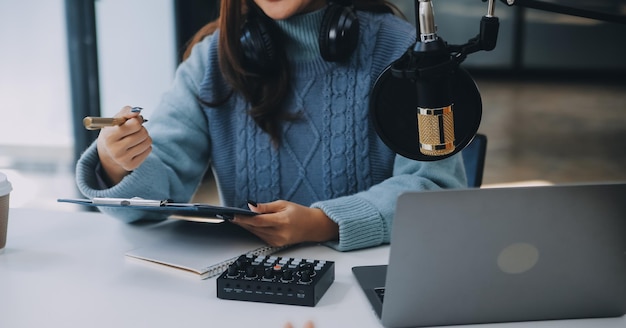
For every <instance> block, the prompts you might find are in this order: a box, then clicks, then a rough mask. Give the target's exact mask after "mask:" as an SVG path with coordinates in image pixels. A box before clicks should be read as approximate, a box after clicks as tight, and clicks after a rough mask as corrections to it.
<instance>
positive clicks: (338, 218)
mask: <svg viewBox="0 0 626 328" xmlns="http://www.w3.org/2000/svg"><path fill="white" fill-rule="evenodd" d="M322 17H323V10H320V11H317V12H313V13H309V14H305V15H298V16H294V17H292V18H289V19H287V20H282V21H278V22H277V24H278V26H279V27H280V29H281V30H282V31H283V33H284V36H285V42H286V44H285V49H286V51H287V57H288V60H289V63H290V65H291V67H292V75H293V76H292V84H291V89H290V92H289V94H288V98H287V99H285V108H286V110H289V111H291V112H294V113H299V114H300V119H298V120H296V121H293V122H286V123H284V124H283V125H282V143H281V145H280V146H279V147H278V148H276V147H273V146H272V144H271V142H270V140H269V137H268V136H267V134H265V133H263V132H262V131H261V130H260V129H259V128H258V127H257V126H256V125H255V123H254V121H253V120H252V119H251V118H250V116H249V115H247V110H248V106H247V104H246V102H245V100H243V99H242V97H241V96H240V95H238V94H233V95H232V97H230V98H228V99H227V100H226V101H225V102H224V103H223V104H222V105H221V106H219V107H206V106H203V105H201V103H200V102H198V101H197V99H201V100H203V101H206V102H216V101H218V100H224V99H225V98H226V96H227V95H228V94H229V92H230V91H229V87H228V85H227V84H226V82H225V81H224V79H223V77H222V76H221V73H220V71H219V67H218V63H217V47H218V45H217V43H218V39H217V37H216V34H217V33H216V34H215V35H213V36H210V37H207V38H206V39H205V40H204V41H202V42H201V43H199V44H198V45H196V46H195V47H194V50H193V51H192V54H191V56H190V58H189V59H187V60H186V61H185V62H184V63H182V64H181V65H180V67H179V68H178V70H177V73H176V78H175V81H174V83H173V85H172V89H171V90H170V91H168V92H167V93H166V94H165V95H164V97H163V100H162V103H161V104H160V105H159V107H158V108H156V109H155V110H154V111H153V112H151V111H150V110H149V109H146V110H144V113H143V114H144V115H145V116H146V117H148V118H149V119H150V122H149V123H147V124H146V127H147V128H148V130H149V132H150V135H151V136H152V138H153V152H152V154H150V156H149V157H148V158H147V159H146V161H145V162H144V163H143V164H142V165H141V166H140V167H139V168H138V169H137V170H135V171H134V172H132V173H131V174H130V175H128V176H127V177H126V178H124V179H123V181H122V182H120V183H119V184H118V185H116V186H114V187H112V188H110V189H104V190H99V189H98V185H97V183H96V181H95V179H94V178H93V176H94V171H95V168H96V165H97V164H98V157H97V153H96V149H95V146H93V145H92V147H90V148H89V149H88V150H87V151H86V152H85V153H84V154H83V156H82V158H81V159H80V160H79V162H78V164H77V171H76V173H77V183H78V186H79V188H80V190H81V191H82V192H83V193H84V194H85V195H86V196H88V197H94V196H104V197H133V196H140V197H144V198H157V199H174V200H176V201H188V200H189V199H190V198H191V196H192V195H193V192H194V191H195V189H196V188H197V185H198V183H199V181H200V179H201V178H202V175H203V172H204V171H205V170H206V169H208V168H209V167H210V168H211V169H212V170H213V172H214V173H215V175H216V177H217V182H218V187H219V191H220V196H221V198H222V200H223V203H224V205H227V206H236V207H245V206H246V202H247V200H248V199H252V200H255V201H257V202H269V201H273V200H276V199H285V200H289V201H292V202H296V203H299V204H302V205H306V206H311V207H315V208H320V209H322V210H323V211H324V212H325V213H326V215H327V216H328V217H329V218H330V219H331V220H333V221H335V222H337V224H338V225H339V233H340V236H339V240H338V241H336V242H329V243H327V245H329V246H331V247H334V248H336V249H338V250H342V251H344V250H351V249H357V248H363V247H371V246H376V245H380V244H382V243H387V242H389V238H390V231H391V226H392V219H393V214H394V211H395V203H396V198H397V197H398V195H400V194H401V193H402V192H405V191H409V190H428V189H438V188H460V187H464V186H466V181H465V172H464V168H463V164H462V161H461V158H460V155H455V156H452V157H450V158H447V159H445V160H441V161H436V162H417V161H413V160H409V159H406V158H403V157H400V156H397V155H395V154H394V153H393V152H392V151H391V150H390V149H388V148H387V147H386V146H385V145H384V144H383V143H382V141H381V140H380V138H378V136H377V135H376V132H375V130H374V128H373V124H372V122H370V120H369V96H370V89H371V87H372V86H373V84H374V81H375V79H376V78H377V76H378V75H379V74H380V72H381V71H382V70H383V69H384V68H385V67H386V66H387V65H389V64H390V62H391V61H392V60H394V59H395V58H398V57H399V56H400V55H401V54H403V53H404V52H405V50H406V49H407V48H408V47H409V46H411V45H412V44H413V42H414V40H415V29H414V27H413V26H412V25H410V24H409V23H407V22H405V21H403V20H401V19H400V18H397V17H394V16H392V15H389V14H375V13H368V12H358V17H359V21H360V25H361V31H360V40H359V41H360V42H359V46H358V47H357V49H356V50H355V53H354V54H353V55H352V56H351V58H350V59H349V61H348V62H346V63H331V62H325V61H324V60H323V59H322V58H321V56H320V55H319V53H318V52H317V49H318V48H317V42H318V31H319V28H320V24H321V20H322ZM312 49H315V51H312ZM105 211H107V213H109V214H111V215H113V216H115V217H119V218H121V219H123V220H125V221H129V222H130V221H134V220H137V219H140V218H146V217H147V215H148V214H147V213H142V212H139V211H129V210H124V209H122V210H108V209H105ZM416 215H417V214H416Z"/></svg>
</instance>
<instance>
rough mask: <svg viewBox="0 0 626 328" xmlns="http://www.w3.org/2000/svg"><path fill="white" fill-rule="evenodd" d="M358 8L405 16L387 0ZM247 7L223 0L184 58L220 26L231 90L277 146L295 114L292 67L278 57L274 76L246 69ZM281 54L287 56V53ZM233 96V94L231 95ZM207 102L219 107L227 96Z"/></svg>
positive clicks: (359, 2) (363, 0)
mask: <svg viewBox="0 0 626 328" xmlns="http://www.w3.org/2000/svg"><path fill="white" fill-rule="evenodd" d="M353 4H354V8H355V9H356V10H363V11H371V12H381V13H394V14H396V15H399V16H402V13H401V12H400V11H399V10H398V8H397V7H396V6H395V5H393V4H392V3H390V2H389V1H386V0H353ZM247 12H248V8H247V6H246V1H245V0H241V1H237V0H222V1H221V6H220V16H219V17H218V18H217V19H216V20H214V21H212V22H210V23H208V24H207V25H205V26H204V27H202V28H201V29H200V30H199V31H198V32H196V34H195V35H194V36H193V38H192V39H191V40H190V42H189V43H188V45H187V48H186V50H185V52H184V54H183V60H185V59H186V58H187V57H189V54H190V53H191V48H192V47H193V46H194V45H195V44H196V43H198V42H200V41H201V40H202V39H204V38H205V37H206V36H208V35H211V34H212V33H213V32H215V31H216V30H217V29H219V30H220V35H219V49H218V54H219V66H220V70H221V72H222V74H223V76H224V78H225V79H226V81H227V82H228V83H229V84H230V86H231V87H232V91H236V92H239V93H241V95H243V97H244V98H245V99H246V101H248V103H249V104H250V110H249V111H248V114H249V115H250V116H251V117H252V118H253V119H254V121H255V123H256V124H257V125H258V126H259V127H260V128H261V129H262V130H263V131H265V132H266V133H268V134H269V136H270V138H271V140H272V142H273V143H274V144H275V145H278V144H279V143H280V135H281V133H280V122H281V121H285V120H293V119H294V118H295V117H293V116H292V115H289V114H288V113H286V111H285V110H284V109H283V106H282V103H283V100H284V99H285V97H286V94H287V92H288V90H289V77H290V67H289V64H288V62H287V60H279V61H278V62H279V67H278V68H277V69H276V70H275V71H274V72H275V75H273V76H266V75H263V76H261V75H259V74H255V73H253V72H251V71H249V70H247V69H246V68H245V67H244V65H243V62H242V60H241V59H242V58H243V51H242V47H241V44H240V35H241V31H242V27H243V25H244V23H245V20H246V15H247ZM278 56H280V57H283V58H286V54H284V53H280V54H278ZM230 95H232V93H231V94H230ZM230 95H229V96H227V98H226V99H222V100H220V101H219V102H217V103H211V104H208V105H209V106H217V105H219V104H221V103H223V102H224V101H226V100H227V99H228V97H230Z"/></svg>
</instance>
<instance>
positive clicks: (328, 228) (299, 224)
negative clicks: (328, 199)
mask: <svg viewBox="0 0 626 328" xmlns="http://www.w3.org/2000/svg"><path fill="white" fill-rule="evenodd" d="M255 205H256V206H255ZM248 206H249V207H250V210H252V211H253V212H256V213H260V214H258V215H255V216H240V215H238V216H235V218H234V219H233V220H232V222H233V223H235V224H238V225H240V226H241V227H243V228H245V229H247V230H248V231H250V232H252V233H253V234H255V235H257V236H258V237H259V238H261V239H263V240H264V241H265V242H267V243H268V244H270V245H271V246H285V245H293V244H297V243H302V242H324V241H329V240H336V239H337V238H338V237H339V226H338V225H337V223H335V222H334V221H332V220H331V219H330V218H328V216H326V214H325V213H324V212H323V211H322V210H320V209H318V208H310V207H306V206H302V205H298V204H296V203H292V202H289V201H286V200H277V201H274V202H270V203H264V204H248Z"/></svg>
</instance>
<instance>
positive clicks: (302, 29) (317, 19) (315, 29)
mask: <svg viewBox="0 0 626 328" xmlns="http://www.w3.org/2000/svg"><path fill="white" fill-rule="evenodd" d="M325 11H326V7H324V8H322V9H320V10H316V11H313V12H310V13H306V14H301V15H296V16H292V17H289V18H287V19H283V20H277V21H276V24H278V27H279V28H280V29H281V30H282V32H283V37H284V41H285V43H284V44H285V50H286V51H287V57H288V58H289V60H290V61H292V62H294V63H298V64H303V63H306V62H311V61H316V60H323V59H321V58H322V57H321V55H320V51H319V45H318V38H319V30H320V26H321V25H322V19H323V18H324V12H325Z"/></svg>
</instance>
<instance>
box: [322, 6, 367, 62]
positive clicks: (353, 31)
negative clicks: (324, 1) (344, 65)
mask: <svg viewBox="0 0 626 328" xmlns="http://www.w3.org/2000/svg"><path fill="white" fill-rule="evenodd" d="M359 29H360V26H359V20H358V18H357V16H356V14H355V13H354V11H353V10H352V8H350V7H345V6H341V5H338V4H334V3H331V4H329V5H328V8H327V9H326V12H325V13H324V18H323V19H322V26H321V27H320V33H319V40H318V43H319V48H320V53H321V55H322V58H324V60H326V61H331V62H341V61H346V60H347V59H348V58H350V56H351V55H352V53H353V52H354V49H356V46H357V43H358V41H359Z"/></svg>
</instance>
